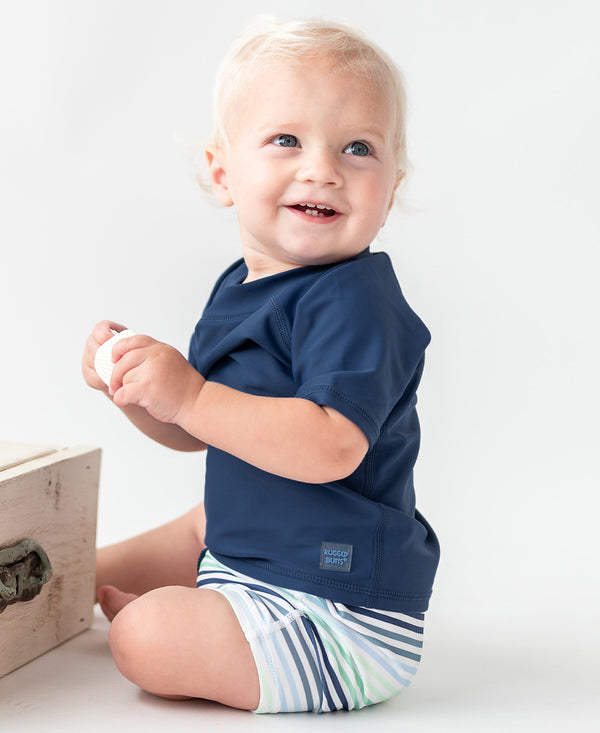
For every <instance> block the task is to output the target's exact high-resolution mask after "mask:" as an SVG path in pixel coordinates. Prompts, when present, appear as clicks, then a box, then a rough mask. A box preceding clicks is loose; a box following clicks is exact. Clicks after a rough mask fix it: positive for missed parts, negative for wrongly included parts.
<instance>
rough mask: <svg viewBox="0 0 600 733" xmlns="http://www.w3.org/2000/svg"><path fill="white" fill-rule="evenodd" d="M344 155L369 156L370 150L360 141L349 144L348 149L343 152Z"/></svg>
mask: <svg viewBox="0 0 600 733" xmlns="http://www.w3.org/2000/svg"><path fill="white" fill-rule="evenodd" d="M344 153H349V154H350V155H360V156H365V155H371V148H370V147H369V146H368V145H367V143H363V142H362V141H361V140H355V141H354V142H353V143H350V145H348V147H347V148H346V149H345V150H344Z"/></svg>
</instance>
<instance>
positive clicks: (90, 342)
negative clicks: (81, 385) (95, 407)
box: [81, 321, 125, 392]
mask: <svg viewBox="0 0 600 733" xmlns="http://www.w3.org/2000/svg"><path fill="white" fill-rule="evenodd" d="M124 330H125V326H121V325H120V324H119V323H113V322H112V321H100V322H99V323H97V324H96V325H95V326H94V328H93V330H92V333H91V334H90V335H89V336H88V339H87V341H86V343H85V349H84V352H83V361H82V365H81V370H82V372H83V378H84V379H85V381H86V383H87V384H88V385H89V386H90V387H93V389H99V390H101V391H103V392H108V387H107V386H106V384H104V382H103V381H102V379H100V377H99V376H98V373H97V372H96V369H95V367H94V360H95V358H96V352H97V351H98V349H99V347H100V346H101V344H103V343H104V342H105V341H108V340H109V339H110V338H112V337H113V336H114V333H113V331H124Z"/></svg>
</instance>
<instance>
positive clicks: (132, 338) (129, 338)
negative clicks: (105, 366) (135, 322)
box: [112, 330, 156, 363]
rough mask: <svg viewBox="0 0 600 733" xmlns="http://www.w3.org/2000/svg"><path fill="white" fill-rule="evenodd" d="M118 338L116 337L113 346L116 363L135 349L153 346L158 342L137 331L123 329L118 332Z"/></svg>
mask: <svg viewBox="0 0 600 733" xmlns="http://www.w3.org/2000/svg"><path fill="white" fill-rule="evenodd" d="M117 336H118V338H116V337H115V342H114V346H113V348H112V357H113V361H114V362H115V363H116V362H118V361H119V359H122V358H123V357H124V356H125V354H127V353H128V352H129V351H134V350H135V349H143V348H145V347H146V346H151V345H152V344H154V343H156V342H155V340H154V339H153V338H150V336H143V335H140V334H136V333H135V331H130V330H127V331H123V332H122V333H119V334H117Z"/></svg>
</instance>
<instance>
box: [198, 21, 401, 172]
mask: <svg viewBox="0 0 600 733" xmlns="http://www.w3.org/2000/svg"><path fill="white" fill-rule="evenodd" d="M311 58H312V59H317V58H326V59H328V60H331V62H332V64H333V66H332V70H333V71H334V73H344V72H350V73H353V74H356V76H358V77H361V78H363V79H364V80H365V82H367V83H369V84H372V85H374V86H376V87H378V88H380V89H381V91H382V93H384V94H385V95H386V97H387V98H388V99H391V100H393V104H394V112H395V114H394V118H395V128H394V134H393V138H392V139H393V146H394V156H395V160H396V165H397V169H398V172H399V173H400V174H402V175H404V174H405V173H406V172H407V169H408V158H407V150H406V91H405V84H404V78H403V76H402V73H401V71H400V70H399V69H398V67H397V66H396V65H395V63H394V62H393V61H392V59H391V58H390V57H389V56H388V55H387V54H386V53H385V52H384V51H382V50H381V49H380V48H379V47H378V46H377V45H376V44H374V43H373V42H371V41H370V40H369V39H368V38H366V37H365V36H364V35H363V34H362V33H361V32H360V31H358V30H356V29H354V28H351V27H350V26H347V25H344V24H341V23H334V22H330V21H325V20H319V19H309V20H294V21H277V20H275V19H274V18H272V17H270V16H261V17H259V18H257V19H256V20H255V21H254V22H253V23H251V24H250V26H248V27H247V28H246V30H245V31H244V32H243V33H242V34H241V35H240V36H239V37H238V38H237V40H236V41H235V42H234V43H233V45H232V46H231V48H230V49H229V52H228V53H227V54H226V56H225V57H224V59H223V61H222V62H221V65H220V66H219V69H218V71H217V76H216V80H215V87H214V98H213V115H214V118H213V136H212V140H211V143H212V144H213V145H214V146H215V147H217V148H219V149H221V150H224V149H226V148H227V144H228V142H229V139H228V136H227V131H228V129H230V126H231V120H232V115H233V113H234V108H235V103H236V100H237V98H238V96H239V93H240V90H241V89H242V87H243V85H244V83H245V81H246V79H247V78H248V77H249V76H250V74H251V73H252V72H253V71H254V70H255V69H256V68H257V67H258V66H259V65H260V66H261V67H264V65H265V64H269V63H276V62H280V61H281V60H286V61H289V62H290V63H300V62H301V61H305V60H306V59H311Z"/></svg>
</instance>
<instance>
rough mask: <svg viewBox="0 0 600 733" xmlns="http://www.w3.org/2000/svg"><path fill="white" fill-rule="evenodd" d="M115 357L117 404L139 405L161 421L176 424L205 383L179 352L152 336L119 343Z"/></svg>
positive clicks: (113, 388) (112, 387) (113, 389)
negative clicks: (183, 410) (179, 416)
mask: <svg viewBox="0 0 600 733" xmlns="http://www.w3.org/2000/svg"><path fill="white" fill-rule="evenodd" d="M112 355H113V360H114V361H115V367H114V369H113V373H112V378H111V382H110V394H111V395H112V398H113V402H114V403H115V405H117V407H121V408H123V407H127V405H139V406H140V407H143V408H145V409H146V410H147V411H148V412H149V413H150V415H152V417H155V418H156V419H157V420H160V421H161V422H170V423H176V422H177V416H178V414H179V412H180V410H181V408H182V407H183V406H184V405H185V404H188V403H189V402H191V401H193V400H195V399H196V397H197V396H198V394H199V393H200V390H201V389H202V387H203V385H204V382H205V380H204V377H202V376H201V375H200V374H199V373H198V372H197V371H196V370H195V369H194V368H193V367H192V366H191V365H190V363H189V362H188V361H187V359H186V358H185V357H184V356H182V354H180V353H179V351H177V350H176V349H174V348H173V347H172V346H168V345H167V344H163V343H161V342H160V341H156V340H155V339H153V338H150V336H141V335H136V336H132V337H130V338H126V339H123V340H122V341H118V342H117V343H116V344H115V345H114V347H113V352H112Z"/></svg>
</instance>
